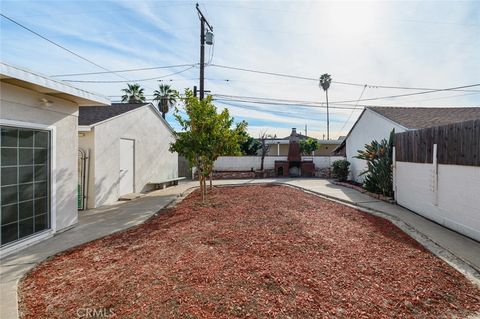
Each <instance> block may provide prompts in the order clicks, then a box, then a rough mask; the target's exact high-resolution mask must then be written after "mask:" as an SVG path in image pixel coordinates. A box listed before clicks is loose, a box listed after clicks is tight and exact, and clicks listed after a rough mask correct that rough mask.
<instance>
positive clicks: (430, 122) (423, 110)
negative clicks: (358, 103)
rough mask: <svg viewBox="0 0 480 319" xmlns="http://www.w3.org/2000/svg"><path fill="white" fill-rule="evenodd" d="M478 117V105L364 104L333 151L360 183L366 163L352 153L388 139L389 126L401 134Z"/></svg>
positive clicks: (479, 111) (390, 129) (479, 109)
mask: <svg viewBox="0 0 480 319" xmlns="http://www.w3.org/2000/svg"><path fill="white" fill-rule="evenodd" d="M478 118H480V108H479V107H367V108H365V109H364V110H363V112H362V113H361V114H360V116H359V118H358V119H357V121H356V122H355V124H354V125H353V127H352V129H351V130H350V132H349V133H348V135H347V137H346V138H345V140H344V141H343V142H342V144H341V145H340V146H338V147H337V148H336V150H335V152H336V153H341V152H343V151H344V152H345V155H346V157H347V160H348V161H349V162H350V174H351V175H350V178H351V179H352V180H355V181H357V182H362V181H363V178H362V176H360V173H361V172H362V171H364V170H365V169H366V162H365V161H364V160H360V159H357V158H354V156H356V155H357V154H358V150H362V149H364V147H365V144H368V143H370V142H371V141H373V140H377V141H380V140H382V139H384V138H385V139H387V138H388V136H389V134H390V132H391V131H392V129H395V132H396V133H400V132H405V131H408V130H415V129H421V128H426V127H432V126H439V125H445V124H450V123H457V122H463V121H467V120H472V119H478Z"/></svg>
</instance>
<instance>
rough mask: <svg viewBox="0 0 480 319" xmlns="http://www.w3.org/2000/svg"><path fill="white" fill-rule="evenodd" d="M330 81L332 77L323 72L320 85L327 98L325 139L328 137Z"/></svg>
mask: <svg viewBox="0 0 480 319" xmlns="http://www.w3.org/2000/svg"><path fill="white" fill-rule="evenodd" d="M330 83H332V77H331V76H330V74H328V73H325V74H322V76H321V77H320V87H321V88H322V89H323V90H324V91H325V97H326V99H327V140H329V139H330V114H329V112H328V89H329V88H330Z"/></svg>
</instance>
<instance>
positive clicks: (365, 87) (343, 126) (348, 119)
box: [337, 85, 367, 138]
mask: <svg viewBox="0 0 480 319" xmlns="http://www.w3.org/2000/svg"><path fill="white" fill-rule="evenodd" d="M366 89H367V86H366V85H365V86H364V87H363V90H362V93H360V97H359V98H358V100H357V104H356V105H355V107H354V108H353V110H352V112H350V115H349V116H348V118H347V120H346V121H345V123H343V125H342V128H341V129H340V130H339V132H342V130H343V129H344V128H345V126H346V125H347V123H348V122H349V121H350V118H351V117H352V115H353V112H355V109H356V108H357V105H358V103H359V102H360V100H361V99H362V97H363V93H365V90H366ZM340 134H341V133H340ZM337 138H338V136H337Z"/></svg>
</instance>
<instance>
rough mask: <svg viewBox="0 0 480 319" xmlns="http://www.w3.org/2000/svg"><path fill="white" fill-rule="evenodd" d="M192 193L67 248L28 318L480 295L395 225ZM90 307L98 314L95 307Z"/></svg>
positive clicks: (286, 197)
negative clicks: (205, 200)
mask: <svg viewBox="0 0 480 319" xmlns="http://www.w3.org/2000/svg"><path fill="white" fill-rule="evenodd" d="M198 202H199V194H198V192H194V193H192V194H191V195H190V196H188V197H187V198H186V199H185V200H184V201H183V202H181V203H180V204H179V205H178V206H177V207H176V208H173V209H170V210H168V211H165V212H163V213H162V214H160V215H158V216H156V217H154V218H152V219H150V220H149V221H148V222H147V223H145V224H143V225H140V226H137V227H135V228H132V229H130V230H127V231H125V232H122V233H117V234H114V235H111V236H108V237H105V238H103V239H100V240H96V241H93V242H91V243H88V244H85V245H83V246H81V247H79V248H77V249H74V250H71V251H68V252H65V253H62V254H59V255H57V256H55V257H54V258H51V259H50V260H48V261H46V262H44V263H42V264H40V265H39V266H38V267H36V268H35V269H33V270H32V271H31V272H30V273H29V274H28V275H27V276H26V277H25V279H24V280H23V281H22V282H21V284H20V286H19V295H20V310H21V313H22V317H23V318H75V317H78V316H79V315H82V314H84V313H85V312H86V311H87V310H88V309H90V312H91V313H92V311H93V310H95V311H97V314H99V313H100V311H104V312H102V313H101V314H102V315H108V317H109V318H115V317H116V318H231V317H251V318H265V317H274V318H405V317H413V318H452V317H467V316H468V315H471V314H473V313H476V312H478V311H480V300H479V297H478V296H479V295H480V291H479V289H478V288H476V287H475V286H474V285H472V284H471V283H470V282H469V281H468V280H466V279H465V278H464V277H463V276H462V275H461V274H460V273H458V272H457V271H456V270H454V269H453V268H451V267H450V266H448V265H447V264H446V263H445V262H443V261H442V260H440V259H438V258H437V257H435V256H434V255H432V254H431V253H430V252H428V251H426V250H425V249H424V248H423V247H422V246H420V245H419V244H418V243H417V242H416V241H414V240H413V239H412V238H410V237H409V236H408V235H406V234H405V233H403V232H402V231H401V230H400V229H398V228H397V227H396V226H394V225H393V224H391V223H390V222H388V221H386V220H384V219H381V218H378V217H375V216H371V215H368V214H366V213H363V212H360V211H358V210H355V209H353V208H349V207H346V206H343V205H340V204H337V203H334V202H331V201H328V200H324V199H321V198H319V197H317V196H314V195H310V194H306V193H304V192H301V191H299V190H295V189H292V188H288V187H282V186H270V187H265V186H260V185H257V186H246V187H232V188H218V189H215V190H214V192H213V195H212V196H211V200H210V205H208V206H198V205H197V203H198ZM92 309H93V310H92Z"/></svg>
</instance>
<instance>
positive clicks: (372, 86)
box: [208, 64, 480, 92]
mask: <svg viewBox="0 0 480 319" xmlns="http://www.w3.org/2000/svg"><path fill="white" fill-rule="evenodd" d="M208 66H213V67H217V68H223V69H229V70H236V71H243V72H251V73H258V74H265V75H272V76H278V77H285V78H290V79H299V80H307V81H315V82H318V78H313V77H307V76H299V75H292V74H285V73H276V72H268V71H260V70H254V69H247V68H240V67H233V66H227V65H219V64H209V65H208ZM332 83H335V84H342V85H350V86H359V87H363V86H365V85H367V87H368V88H372V89H401V90H419V91H424V90H429V91H431V90H438V89H433V88H423V87H405V86H391V85H376V84H366V83H352V82H341V81H332ZM456 91H465V90H456ZM466 92H480V91H471V90H470V91H466Z"/></svg>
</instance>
